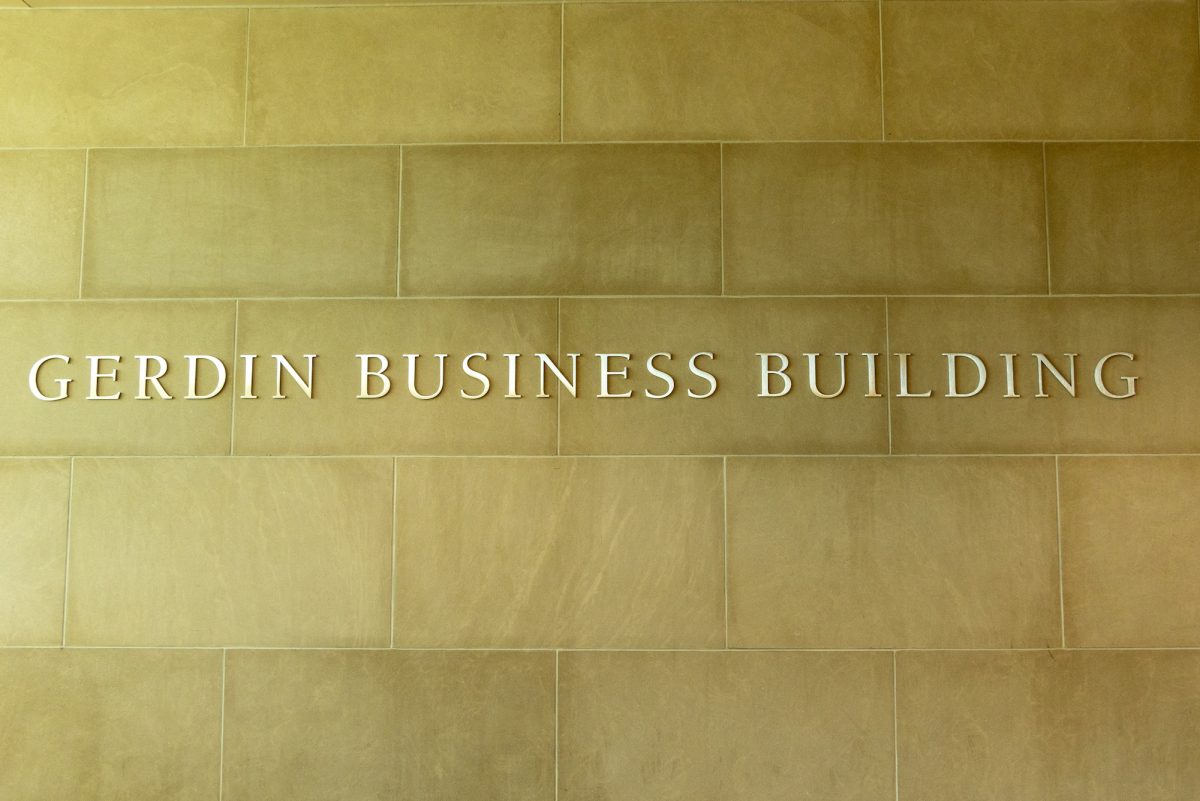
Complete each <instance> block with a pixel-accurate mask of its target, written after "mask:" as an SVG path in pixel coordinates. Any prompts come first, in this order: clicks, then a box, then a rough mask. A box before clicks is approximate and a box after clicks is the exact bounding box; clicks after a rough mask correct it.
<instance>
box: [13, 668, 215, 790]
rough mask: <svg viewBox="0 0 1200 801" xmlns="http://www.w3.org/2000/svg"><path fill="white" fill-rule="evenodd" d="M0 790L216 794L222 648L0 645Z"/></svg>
mask: <svg viewBox="0 0 1200 801" xmlns="http://www.w3.org/2000/svg"><path fill="white" fill-rule="evenodd" d="M0 687H3V688H4V692H0V719H3V720H4V725H3V726H0V797H4V798H13V799H17V798H20V799H38V800H39V801H40V799H51V798H72V799H79V801H101V799H108V798H172V799H179V801H212V799H214V798H216V794H217V789H218V777H219V776H220V769H221V768H220V752H221V654H220V652H219V651H208V652H205V651H180V650H170V651H154V650H104V649H99V650H66V651H62V650H58V649H53V650H51V649H41V648H39V649H30V650H22V649H4V650H0Z"/></svg>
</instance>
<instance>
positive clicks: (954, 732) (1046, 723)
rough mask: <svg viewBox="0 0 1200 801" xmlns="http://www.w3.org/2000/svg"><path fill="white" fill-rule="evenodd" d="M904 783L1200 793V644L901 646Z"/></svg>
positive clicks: (1044, 795) (913, 792) (1035, 796)
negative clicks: (1199, 753) (1139, 648)
mask: <svg viewBox="0 0 1200 801" xmlns="http://www.w3.org/2000/svg"><path fill="white" fill-rule="evenodd" d="M896 667H897V721H898V731H899V760H898V761H899V766H900V787H901V788H905V789H903V790H902V792H903V793H904V794H905V795H906V796H909V797H912V798H921V799H927V800H928V801H960V800H961V799H964V798H971V799H977V801H1074V799H1079V798H1087V799H1091V801H1125V799H1129V798H1138V799H1145V801H1175V799H1179V798H1190V797H1192V796H1194V795H1196V793H1197V792H1200V762H1197V761H1196V759H1195V754H1196V750H1197V748H1200V726H1198V725H1197V720H1200V654H1195V653H1182V652H1174V653H1173V652H1169V651H1146V652H1141V653H1137V652H1120V651H1026V652H1009V653H1002V652H995V651H993V652H976V653H967V652H957V653H955V652H948V651H946V652H927V653H920V652H906V651H901V652H900V653H899V654H897V656H896Z"/></svg>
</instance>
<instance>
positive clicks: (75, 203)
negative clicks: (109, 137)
mask: <svg viewBox="0 0 1200 801" xmlns="http://www.w3.org/2000/svg"><path fill="white" fill-rule="evenodd" d="M0 80H2V78H0ZM83 162H84V154H83V152H82V151H54V150H28V151H9V152H0V263H3V269H2V270H0V297H2V298H74V297H78V296H79V242H80V235H81V232H80V226H81V225H82V224H83Z"/></svg>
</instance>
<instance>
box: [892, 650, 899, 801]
mask: <svg viewBox="0 0 1200 801" xmlns="http://www.w3.org/2000/svg"><path fill="white" fill-rule="evenodd" d="M897 685H898V682H897V680H896V652H895V651H894V650H893V651H892V755H893V756H894V757H895V766H894V768H893V771H894V775H895V777H896V801H900V712H899V708H900V700H899V693H897V692H896V687H897Z"/></svg>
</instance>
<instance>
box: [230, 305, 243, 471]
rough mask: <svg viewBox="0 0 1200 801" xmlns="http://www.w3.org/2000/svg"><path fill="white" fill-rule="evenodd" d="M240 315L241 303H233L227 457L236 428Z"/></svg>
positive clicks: (231, 447)
mask: <svg viewBox="0 0 1200 801" xmlns="http://www.w3.org/2000/svg"><path fill="white" fill-rule="evenodd" d="M241 314H242V302H241V301H240V300H237V299H235V300H234V301H233V392H231V393H229V395H230V397H229V455H230V456H233V435H234V431H235V430H236V428H237V398H238V388H237V371H238V364H239V363H240V362H241V359H239V358H238V328H239V326H240V318H241Z"/></svg>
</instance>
